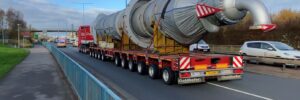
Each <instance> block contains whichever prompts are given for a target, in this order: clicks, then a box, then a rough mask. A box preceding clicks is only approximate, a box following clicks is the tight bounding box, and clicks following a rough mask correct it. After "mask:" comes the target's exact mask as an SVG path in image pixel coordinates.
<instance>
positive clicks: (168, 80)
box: [162, 67, 176, 85]
mask: <svg viewBox="0 0 300 100" xmlns="http://www.w3.org/2000/svg"><path fill="white" fill-rule="evenodd" d="M162 78H163V80H164V82H165V84H167V85H172V84H174V83H175V79H176V78H175V73H174V72H173V71H172V70H171V69H170V68H169V67H167V68H165V69H164V70H163V73H162Z"/></svg>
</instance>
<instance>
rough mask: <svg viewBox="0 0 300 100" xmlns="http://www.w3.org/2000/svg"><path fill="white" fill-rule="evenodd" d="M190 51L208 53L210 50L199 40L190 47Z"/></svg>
mask: <svg viewBox="0 0 300 100" xmlns="http://www.w3.org/2000/svg"><path fill="white" fill-rule="evenodd" d="M190 51H203V52H209V51H210V48H209V45H208V44H207V43H206V42H205V41H204V40H200V41H199V42H198V43H196V44H192V45H190Z"/></svg>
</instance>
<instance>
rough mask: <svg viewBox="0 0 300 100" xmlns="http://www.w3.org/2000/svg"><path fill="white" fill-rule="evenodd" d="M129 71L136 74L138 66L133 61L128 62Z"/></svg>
mask: <svg viewBox="0 0 300 100" xmlns="http://www.w3.org/2000/svg"><path fill="white" fill-rule="evenodd" d="M128 69H129V70H130V71H131V72H134V71H135V70H136V65H135V64H134V62H133V60H132V59H130V60H129V61H128Z"/></svg>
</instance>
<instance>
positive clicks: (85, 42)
mask: <svg viewBox="0 0 300 100" xmlns="http://www.w3.org/2000/svg"><path fill="white" fill-rule="evenodd" d="M93 44H94V37H93V34H92V32H91V27H90V26H89V25H85V26H80V27H79V29H78V48H79V52H84V53H88V49H85V48H89V47H90V46H91V45H93Z"/></svg>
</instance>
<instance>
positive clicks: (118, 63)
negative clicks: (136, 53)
mask: <svg viewBox="0 0 300 100" xmlns="http://www.w3.org/2000/svg"><path fill="white" fill-rule="evenodd" d="M115 65H117V66H120V65H121V61H120V58H119V57H116V58H115Z"/></svg>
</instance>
